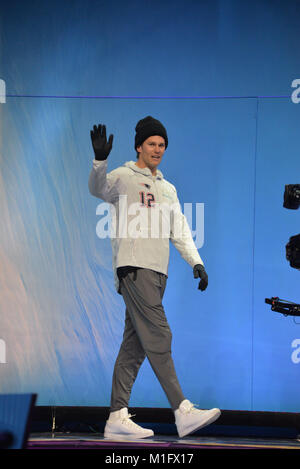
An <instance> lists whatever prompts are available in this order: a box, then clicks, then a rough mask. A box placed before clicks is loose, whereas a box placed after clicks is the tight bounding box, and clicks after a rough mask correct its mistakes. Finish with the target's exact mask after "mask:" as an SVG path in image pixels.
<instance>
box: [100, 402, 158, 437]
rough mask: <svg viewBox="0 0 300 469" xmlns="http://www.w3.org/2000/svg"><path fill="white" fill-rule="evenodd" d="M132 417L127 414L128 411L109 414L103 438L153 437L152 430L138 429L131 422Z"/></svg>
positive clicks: (125, 409)
mask: <svg viewBox="0 0 300 469" xmlns="http://www.w3.org/2000/svg"><path fill="white" fill-rule="evenodd" d="M130 417H133V416H132V415H130V414H128V409H127V408H126V407H124V409H121V410H117V411H116V412H111V413H110V415H109V419H108V420H107V422H106V425H105V429H104V437H105V438H134V439H135V438H148V437H149V436H153V435H154V433H153V431H152V430H148V429H147V428H143V427H140V426H139V425H137V424H136V423H134V422H133V421H132V420H130Z"/></svg>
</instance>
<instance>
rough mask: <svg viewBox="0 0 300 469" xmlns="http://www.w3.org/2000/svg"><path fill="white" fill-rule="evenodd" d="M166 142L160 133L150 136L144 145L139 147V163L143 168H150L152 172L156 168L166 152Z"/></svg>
mask: <svg viewBox="0 0 300 469" xmlns="http://www.w3.org/2000/svg"><path fill="white" fill-rule="evenodd" d="M165 149H166V144H165V139H164V138H162V137H160V136H159V135H154V136H153V137H148V138H147V140H145V141H144V142H143V143H142V145H140V146H139V147H137V151H138V153H139V159H138V163H139V166H140V167H141V168H145V167H147V168H149V169H150V170H151V171H152V172H153V171H155V170H156V168H157V166H158V165H159V163H160V162H161V159H162V156H163V154H164V152H165Z"/></svg>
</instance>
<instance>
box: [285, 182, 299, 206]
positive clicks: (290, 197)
mask: <svg viewBox="0 0 300 469" xmlns="http://www.w3.org/2000/svg"><path fill="white" fill-rule="evenodd" d="M299 205H300V184H286V185H285V190H284V196H283V206H284V208H291V209H293V210H297V208H299Z"/></svg>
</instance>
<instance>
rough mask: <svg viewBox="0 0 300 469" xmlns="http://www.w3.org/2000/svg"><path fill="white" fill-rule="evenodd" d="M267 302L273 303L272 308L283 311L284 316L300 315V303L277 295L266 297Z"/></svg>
mask: <svg viewBox="0 0 300 469" xmlns="http://www.w3.org/2000/svg"><path fill="white" fill-rule="evenodd" d="M265 302H266V303H267V304H269V305H272V307H271V310H272V311H276V312H277V313H282V314H284V316H300V305H299V304H297V303H292V302H291V301H287V300H282V299H280V298H278V297H277V296H273V297H272V298H266V299H265Z"/></svg>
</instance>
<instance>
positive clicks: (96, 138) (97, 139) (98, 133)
mask: <svg viewBox="0 0 300 469" xmlns="http://www.w3.org/2000/svg"><path fill="white" fill-rule="evenodd" d="M113 138H114V136H113V135H110V136H109V140H108V142H107V141H106V127H105V125H101V124H100V125H98V127H97V126H96V125H94V127H93V130H91V139H92V145H93V149H94V153H95V160H100V161H103V160H106V158H107V157H108V155H109V153H110V150H111V148H112V142H113Z"/></svg>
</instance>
